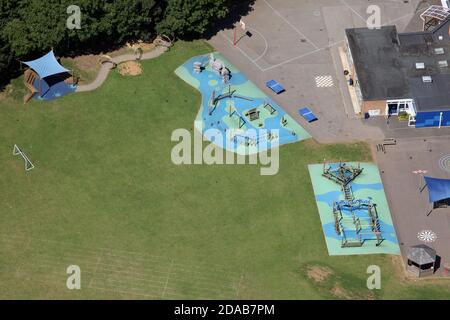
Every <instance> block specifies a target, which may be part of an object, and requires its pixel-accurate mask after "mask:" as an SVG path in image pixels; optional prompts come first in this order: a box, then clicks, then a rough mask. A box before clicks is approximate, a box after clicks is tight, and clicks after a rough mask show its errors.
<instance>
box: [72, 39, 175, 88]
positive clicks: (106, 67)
mask: <svg viewBox="0 0 450 320" xmlns="http://www.w3.org/2000/svg"><path fill="white" fill-rule="evenodd" d="M167 50H168V48H167V47H164V46H160V47H156V48H155V49H154V50H152V51H150V52H146V53H144V54H142V56H141V58H140V59H136V55H135V54H124V55H121V56H117V57H114V58H112V62H114V63H115V64H120V63H122V62H126V61H136V60H138V61H139V60H150V59H154V58H157V57H159V56H160V55H162V54H163V53H164V52H166V51H167ZM111 69H113V64H112V63H103V64H102V66H101V68H100V71H99V72H98V74H97V77H96V78H95V80H94V81H93V82H91V83H89V84H83V85H79V86H77V89H76V91H75V92H86V91H93V90H95V89H97V88H99V87H100V86H101V85H102V84H103V82H105V80H106V78H107V77H108V74H109V72H110V71H111Z"/></svg>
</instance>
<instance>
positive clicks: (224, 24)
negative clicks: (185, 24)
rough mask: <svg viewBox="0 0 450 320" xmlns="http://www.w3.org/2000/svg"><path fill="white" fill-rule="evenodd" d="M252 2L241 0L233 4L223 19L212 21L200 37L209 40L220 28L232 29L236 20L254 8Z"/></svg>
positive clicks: (253, 1) (252, 0)
mask: <svg viewBox="0 0 450 320" xmlns="http://www.w3.org/2000/svg"><path fill="white" fill-rule="evenodd" d="M254 4H255V0H243V1H240V2H239V3H237V4H235V5H234V6H233V7H231V8H230V11H229V13H228V15H227V16H226V17H225V18H224V19H220V20H217V21H214V22H213V23H212V25H211V26H210V27H209V29H208V30H207V31H206V32H204V33H203V34H202V35H201V37H202V38H205V39H207V40H209V39H211V38H212V37H213V36H215V35H216V34H217V33H219V32H220V31H221V30H230V29H233V28H234V26H235V24H236V23H237V22H238V21H240V20H241V19H242V18H243V17H245V16H247V15H248V14H249V13H250V12H252V11H253V10H254V9H253V5H254ZM192 40H193V39H192Z"/></svg>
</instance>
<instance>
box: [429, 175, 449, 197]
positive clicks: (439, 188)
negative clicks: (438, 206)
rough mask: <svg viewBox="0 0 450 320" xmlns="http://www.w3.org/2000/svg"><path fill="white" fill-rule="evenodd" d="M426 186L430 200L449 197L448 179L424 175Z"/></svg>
mask: <svg viewBox="0 0 450 320" xmlns="http://www.w3.org/2000/svg"><path fill="white" fill-rule="evenodd" d="M424 178H425V183H426V184H427V187H428V198H429V201H430V202H437V201H440V200H444V199H448V198H450V180H448V179H437V178H430V177H424Z"/></svg>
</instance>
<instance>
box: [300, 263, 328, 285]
mask: <svg viewBox="0 0 450 320" xmlns="http://www.w3.org/2000/svg"><path fill="white" fill-rule="evenodd" d="M306 274H307V275H308V278H310V279H312V280H313V281H315V282H323V281H325V280H326V279H328V277H329V276H330V275H332V274H333V271H332V270H331V269H330V268H327V267H321V266H311V267H308V269H307V270H306Z"/></svg>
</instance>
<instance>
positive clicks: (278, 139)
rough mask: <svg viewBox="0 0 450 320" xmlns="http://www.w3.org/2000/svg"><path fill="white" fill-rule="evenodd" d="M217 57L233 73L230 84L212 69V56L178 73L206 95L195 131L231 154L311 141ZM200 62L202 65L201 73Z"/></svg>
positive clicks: (189, 63) (193, 60)
mask: <svg viewBox="0 0 450 320" xmlns="http://www.w3.org/2000/svg"><path fill="white" fill-rule="evenodd" d="M213 55H214V58H215V59H216V60H219V61H221V62H223V64H224V65H225V66H226V68H227V69H229V71H230V73H231V77H230V79H229V81H228V82H226V83H224V82H223V79H222V77H221V75H220V74H218V73H217V72H215V71H214V70H213V69H212V68H211V65H210V64H209V63H208V60H209V58H210V56H209V55H204V56H196V57H193V58H191V59H189V60H188V61H186V62H185V63H184V64H183V65H182V66H180V67H179V68H177V69H176V71H175V73H176V74H177V75H178V76H179V77H180V78H181V79H183V80H184V81H186V82H187V83H188V84H190V85H191V86H193V87H194V88H196V89H197V90H199V91H200V93H201V95H202V104H201V106H200V110H199V112H198V114H197V117H196V119H195V127H196V129H197V130H199V131H200V132H202V134H203V135H204V137H205V138H206V139H208V140H209V141H211V142H213V143H214V144H215V145H217V146H219V147H221V148H223V149H226V150H228V151H232V152H236V153H238V154H254V153H258V152H261V151H265V150H268V149H270V148H271V147H275V146H278V145H283V144H287V143H293V142H297V141H301V140H305V139H308V138H310V137H311V136H310V135H309V134H308V132H307V131H306V130H305V129H303V128H302V127H301V126H300V125H299V124H298V123H297V122H296V121H294V120H293V119H292V118H291V117H290V116H289V115H288V114H286V112H285V111H284V110H283V109H282V108H281V107H280V106H279V105H278V104H277V103H275V102H274V101H273V100H272V99H270V98H269V97H268V96H267V95H266V94H265V93H264V92H263V91H261V90H260V89H259V88H258V87H257V86H256V85H255V84H253V83H252V82H251V81H250V80H248V78H247V77H246V76H245V75H244V74H243V73H242V72H240V71H239V70H238V69H237V68H236V67H234V66H233V65H232V64H231V63H230V62H229V61H227V60H226V59H225V58H224V57H223V56H222V55H220V54H218V53H214V54H213ZM196 62H197V63H201V64H202V71H201V72H199V73H198V72H195V70H194V68H193V65H194V63H196ZM217 137H222V139H217Z"/></svg>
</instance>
